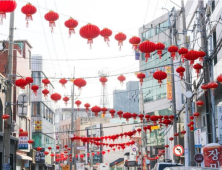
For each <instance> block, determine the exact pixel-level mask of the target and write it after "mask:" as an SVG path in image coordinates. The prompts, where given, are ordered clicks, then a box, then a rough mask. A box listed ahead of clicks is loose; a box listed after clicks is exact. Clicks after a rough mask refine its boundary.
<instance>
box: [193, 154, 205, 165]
mask: <svg viewBox="0 0 222 170" xmlns="http://www.w3.org/2000/svg"><path fill="white" fill-rule="evenodd" d="M194 161H195V162H196V163H198V164H201V163H202V162H203V161H204V157H203V155H202V154H201V153H197V154H196V155H194Z"/></svg>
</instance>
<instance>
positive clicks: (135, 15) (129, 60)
mask: <svg viewBox="0 0 222 170" xmlns="http://www.w3.org/2000/svg"><path fill="white" fill-rule="evenodd" d="M27 2H31V3H32V5H34V6H36V7H37V13H36V14H34V15H33V21H31V22H30V23H29V27H28V28H26V21H25V15H24V14H22V13H21V7H22V6H24V5H25V4H26V3H27ZM174 2H175V3H177V4H178V5H180V0H174ZM17 4H18V6H17V8H16V10H15V27H16V30H15V40H18V39H22V40H24V39H26V40H28V41H29V42H30V44H31V45H32V46H33V49H32V54H40V55H42V56H43V59H44V72H45V73H46V74H47V76H48V77H56V78H61V77H72V76H73V69H74V67H75V77H76V78H77V77H96V78H91V79H88V78H87V79H86V81H87V86H86V87H84V88H83V90H82V94H81V96H80V97H79V98H81V99H80V100H81V101H82V102H83V104H84V103H86V102H88V103H90V104H91V105H100V97H99V96H100V95H101V83H100V82H99V78H98V71H99V70H105V71H107V72H108V74H109V75H115V74H124V73H128V72H134V71H138V70H139V62H138V61H136V60H135V57H134V52H133V50H132V46H131V45H130V44H129V38H131V37H132V36H134V35H136V36H138V29H139V28H140V27H142V26H143V24H146V23H148V22H150V21H152V20H154V19H156V18H158V17H159V16H161V15H162V14H164V13H166V11H164V10H162V9H161V8H162V7H165V8H168V9H169V10H170V9H171V8H172V7H173V6H175V5H174V4H173V3H172V2H171V1H170V0H62V1H61V0H31V1H24V0H17ZM49 10H54V11H55V12H58V13H59V20H57V21H56V28H55V29H54V33H53V34H51V30H50V28H49V23H48V22H47V21H46V20H45V19H44V15H45V14H46V13H47V12H48V11H49ZM69 17H73V18H74V19H76V20H77V21H78V22H79V25H78V27H77V28H76V29H75V32H76V34H75V35H72V37H71V38H69V35H68V28H66V27H65V26H64V22H65V21H66V20H67V19H69ZM9 18H10V15H9V14H7V18H6V20H4V21H3V25H0V39H1V40H5V39H7V38H8V36H7V35H8V32H9V30H8V29H9ZM87 23H91V24H95V25H97V26H98V27H99V28H100V29H103V28H104V27H107V28H109V29H111V30H112V31H113V35H112V37H111V38H110V47H108V46H107V44H106V43H105V42H104V40H103V38H102V37H100V36H99V37H97V38H96V39H94V41H93V45H92V49H91V50H90V48H89V45H88V44H87V40H86V39H83V38H82V37H81V36H80V35H79V29H80V28H81V27H82V26H84V25H86V24H87ZM118 32H123V33H125V34H126V35H127V40H126V41H124V42H123V47H122V50H121V51H119V48H118V42H117V41H116V40H115V39H114V35H115V34H117V33H118ZM110 57H112V59H109V58H110ZM113 57H114V58H113ZM101 58H104V59H101ZM61 59H62V60H64V59H65V60H64V61H61ZM77 59H88V60H82V61H80V60H77ZM74 60H75V61H74ZM124 75H125V77H126V81H130V80H137V78H136V76H135V75H134V74H133V73H131V74H124ZM51 81H53V84H54V86H55V87H56V89H55V91H56V92H59V93H60V94H61V95H64V94H68V95H70V88H69V86H70V85H71V83H69V84H68V85H67V88H66V89H64V88H61V85H60V84H59V83H58V81H59V79H54V80H53V79H51ZM107 88H108V94H109V95H108V97H109V101H110V107H112V92H113V90H114V89H124V88H125V86H123V87H122V86H121V85H120V83H119V82H118V80H117V78H116V77H108V84H107ZM75 91H76V93H78V89H77V88H75ZM58 105H59V104H58ZM60 105H62V106H63V102H62V101H61V102H60ZM69 106H70V105H68V107H69ZM82 106H83V105H82Z"/></svg>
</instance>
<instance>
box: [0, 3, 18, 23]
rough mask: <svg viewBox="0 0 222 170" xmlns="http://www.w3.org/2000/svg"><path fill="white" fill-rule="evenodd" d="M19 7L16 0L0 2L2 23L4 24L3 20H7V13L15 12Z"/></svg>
mask: <svg viewBox="0 0 222 170" xmlns="http://www.w3.org/2000/svg"><path fill="white" fill-rule="evenodd" d="M16 6H17V3H16V1H15V0H10V1H9V0H2V1H0V18H1V22H0V24H2V23H3V19H6V13H7V12H13V11H14V10H15V8H16Z"/></svg>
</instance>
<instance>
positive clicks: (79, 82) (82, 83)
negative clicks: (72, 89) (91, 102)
mask: <svg viewBox="0 0 222 170" xmlns="http://www.w3.org/2000/svg"><path fill="white" fill-rule="evenodd" d="M73 83H74V85H75V86H77V87H78V88H79V90H81V89H82V87H84V86H86V81H85V80H84V79H82V78H77V79H75V80H74V81H73Z"/></svg>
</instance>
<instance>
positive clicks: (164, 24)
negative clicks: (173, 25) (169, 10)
mask: <svg viewBox="0 0 222 170" xmlns="http://www.w3.org/2000/svg"><path fill="white" fill-rule="evenodd" d="M168 26H169V24H168V20H166V21H164V22H162V23H160V24H158V25H157V26H156V27H155V34H156V35H157V34H159V33H161V32H164V31H165V30H167V29H168Z"/></svg>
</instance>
